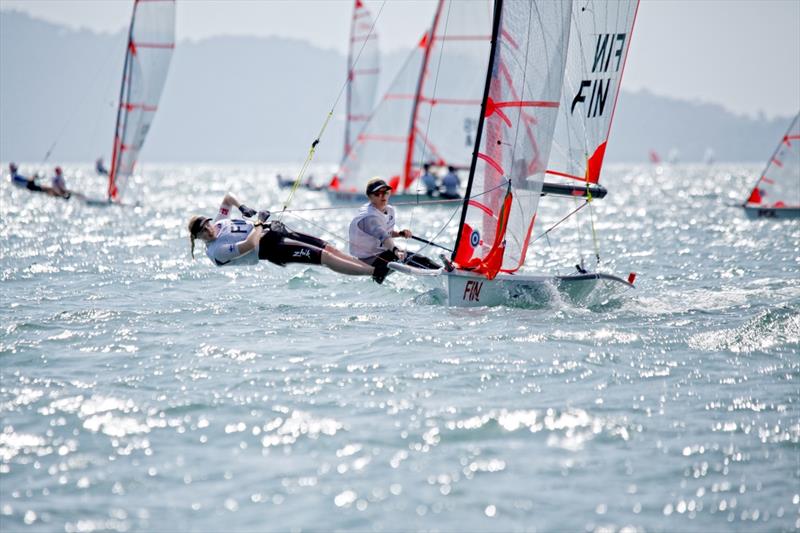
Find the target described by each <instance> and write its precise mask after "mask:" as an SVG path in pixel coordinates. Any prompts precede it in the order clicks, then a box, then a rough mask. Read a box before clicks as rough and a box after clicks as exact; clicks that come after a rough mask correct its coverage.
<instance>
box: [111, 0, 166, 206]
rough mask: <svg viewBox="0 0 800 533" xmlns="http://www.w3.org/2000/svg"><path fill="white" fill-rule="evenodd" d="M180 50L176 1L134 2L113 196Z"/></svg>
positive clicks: (117, 133) (123, 179) (118, 190)
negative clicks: (171, 63) (170, 67)
mask: <svg viewBox="0 0 800 533" xmlns="http://www.w3.org/2000/svg"><path fill="white" fill-rule="evenodd" d="M174 48H175V1H174V0H135V1H134V4H133V15H132V17H131V25H130V30H129V34H128V45H127V48H126V52H125V66H124V68H123V73H122V86H121V88H120V99H119V109H118V111H117V124H116V127H115V131H114V148H113V155H112V159H111V171H110V172H109V182H108V196H109V199H110V200H113V201H119V200H120V198H121V195H122V194H123V192H124V191H125V188H126V185H127V183H128V179H129V178H130V176H131V174H133V170H134V167H135V165H136V159H137V158H138V156H139V152H140V151H141V149H142V145H143V144H144V141H145V138H146V137H147V132H148V131H149V129H150V126H151V124H152V122H153V118H154V117H155V113H156V111H157V110H158V101H159V99H160V98H161V92H162V90H163V88H164V83H165V82H166V79H167V72H168V70H169V64H170V60H171V59H172V52H173V49H174Z"/></svg>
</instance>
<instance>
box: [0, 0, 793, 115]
mask: <svg viewBox="0 0 800 533" xmlns="http://www.w3.org/2000/svg"><path fill="white" fill-rule="evenodd" d="M467 1H468V0H467ZM576 1H581V0H576ZM366 3H367V5H368V6H369V7H370V9H371V10H372V12H373V15H375V14H377V13H378V12H379V11H380V10H381V6H383V10H382V13H381V15H380V18H379V21H378V31H379V36H380V42H381V48H382V50H383V51H391V50H397V49H399V48H409V47H410V45H411V43H413V42H415V41H416V40H417V39H418V38H419V36H420V35H421V34H422V32H423V31H424V29H425V27H426V26H428V25H429V24H430V22H431V16H432V12H433V8H434V5H435V3H434V0H388V1H387V2H386V3H385V4H384V2H383V1H382V0H366ZM131 5H132V2H130V1H129V0H106V1H101V0H0V9H3V10H7V9H17V10H21V11H25V12H27V13H30V14H31V15H34V16H36V17H38V18H43V19H46V20H48V21H50V22H55V23H60V24H66V25H69V26H71V27H74V28H78V27H85V28H90V29H93V30H95V31H105V32H115V31H119V30H121V29H123V28H125V27H126V26H127V24H128V19H129V17H130V11H131ZM177 5H178V8H177V9H178V22H177V33H178V39H179V40H183V39H195V40H196V39H203V38H206V37H210V36H214V35H231V34H236V35H256V36H268V35H278V36H283V37H294V38H298V39H304V40H308V41H311V42H313V43H314V44H316V45H318V46H321V47H325V48H336V49H339V50H341V51H342V52H344V51H345V50H346V46H347V39H348V33H349V25H350V15H351V9H352V0H224V1H223V0H179V1H178V4H177ZM798 28H800V1H798V0H758V1H755V0H727V1H726V0H642V3H641V5H640V7H639V13H638V17H637V20H636V27H635V29H634V37H633V41H632V44H631V52H630V57H629V60H628V65H627V67H626V70H625V80H624V83H623V87H625V88H627V89H640V88H647V89H648V90H650V91H652V92H654V93H656V94H660V95H665V96H672V97H675V98H682V99H699V100H703V101H708V102H715V103H719V104H722V105H724V106H725V107H726V108H728V109H730V110H732V111H735V112H739V113H746V114H750V115H752V114H755V113H757V112H759V111H763V112H765V113H766V114H767V115H768V116H770V117H771V116H774V115H776V114H780V115H790V114H794V113H797V111H798V109H800V31H798Z"/></svg>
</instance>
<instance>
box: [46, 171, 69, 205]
mask: <svg viewBox="0 0 800 533" xmlns="http://www.w3.org/2000/svg"><path fill="white" fill-rule="evenodd" d="M55 172H56V174H55V176H53V177H52V178H51V179H50V194H52V195H53V196H60V197H61V198H64V199H65V200H68V199H69V197H70V191H69V189H67V182H66V181H65V180H64V171H63V170H61V167H56V168H55Z"/></svg>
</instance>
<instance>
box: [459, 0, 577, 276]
mask: <svg viewBox="0 0 800 533" xmlns="http://www.w3.org/2000/svg"><path fill="white" fill-rule="evenodd" d="M571 14H572V2H523V1H516V0H505V1H503V0H496V2H495V15H494V18H495V20H494V25H495V26H494V28H493V39H494V41H495V43H494V45H493V48H492V56H491V59H490V63H489V68H488V73H487V77H486V79H485V83H486V88H485V92H484V96H483V101H484V107H483V109H484V112H483V116H482V117H481V124H480V125H479V127H478V134H477V137H478V138H477V141H476V145H475V156H474V158H473V161H472V166H471V168H470V177H469V183H468V188H467V197H466V198H465V203H464V209H463V212H462V219H461V226H460V228H459V234H458V238H457V240H456V252H455V253H454V254H453V261H454V262H455V263H456V265H457V266H458V267H460V268H465V269H469V270H472V271H474V272H477V273H481V274H483V275H485V276H486V277H487V278H489V279H493V278H494V277H495V276H496V275H497V274H498V273H499V272H508V273H510V272H515V271H517V270H518V269H519V268H520V267H521V266H522V265H523V263H524V261H525V254H526V251H527V248H528V244H529V242H530V236H531V231H532V229H533V223H534V219H535V217H536V210H537V207H538V204H539V197H540V194H541V191H542V185H543V180H544V175H545V170H546V169H547V162H548V159H549V152H550V145H551V143H552V138H553V130H554V128H555V124H556V120H557V117H558V109H559V105H560V103H559V102H560V99H561V88H562V83H563V76H564V68H565V63H566V58H567V45H568V42H569V33H570V17H571Z"/></svg>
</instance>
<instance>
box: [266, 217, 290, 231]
mask: <svg viewBox="0 0 800 533" xmlns="http://www.w3.org/2000/svg"><path fill="white" fill-rule="evenodd" d="M269 230H270V231H272V232H274V233H276V234H286V233H287V232H286V226H284V225H283V222H281V221H280V220H273V221H272V222H270V223H269Z"/></svg>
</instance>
